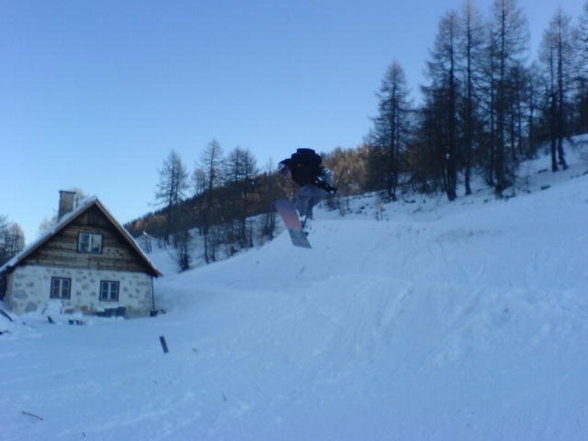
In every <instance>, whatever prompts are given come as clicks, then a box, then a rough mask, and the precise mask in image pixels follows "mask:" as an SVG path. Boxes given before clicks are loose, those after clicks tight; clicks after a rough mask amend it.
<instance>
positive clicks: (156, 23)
mask: <svg viewBox="0 0 588 441" xmlns="http://www.w3.org/2000/svg"><path fill="white" fill-rule="evenodd" d="M463 3H464V0H444V1H442V0H417V1H395V0H363V1H359V0H355V1H351V0H336V1H335V0H316V1H309V0H299V1H294V2H293V1H280V0H250V1H236V0H215V1H199V0H191V1H189V0H166V1H164V0H161V1H155V0H124V1H121V0H100V1H80V0H47V1H45V0H36V1H34V0H2V2H0V57H1V66H2V67H1V68H0V142H1V149H2V155H1V158H2V168H1V173H0V215H5V216H8V218H9V220H10V221H12V222H17V223H19V224H20V225H21V226H22V227H23V229H24V231H25V234H26V239H27V242H30V241H32V240H34V239H35V238H36V237H37V234H38V228H39V225H40V223H41V221H42V220H43V218H49V217H51V216H52V215H53V214H55V211H56V208H57V200H58V191H59V190H61V189H70V188H72V187H78V188H81V189H82V190H83V191H84V192H85V193H86V194H87V195H96V196H98V197H99V198H100V199H101V200H102V202H104V203H105V205H106V206H107V207H108V208H109V209H110V211H111V212H112V214H113V215H114V216H115V217H117V218H118V220H119V221H120V222H122V223H124V222H127V221H129V220H131V219H133V218H136V217H139V216H141V215H143V214H145V213H147V212H148V211H152V210H153V209H154V207H153V206H152V205H151V204H152V202H153V199H154V196H153V195H154V192H155V187H156V184H157V182H158V169H159V168H160V167H161V165H162V163H163V161H164V159H165V158H166V157H167V155H168V154H169V152H170V151H171V150H172V149H173V150H176V151H177V152H178V153H179V154H180V156H181V157H182V159H183V160H184V163H185V164H186V166H187V167H188V168H189V169H190V171H191V170H193V168H194V164H195V162H196V160H197V159H198V158H199V155H200V152H201V151H202V150H203V149H204V147H205V146H206V145H207V144H208V143H209V142H210V141H211V140H212V139H213V138H215V139H217V140H218V141H219V142H220V144H221V146H222V147H223V148H224V149H225V151H230V150H232V149H233V148H235V147H237V146H240V147H244V148H249V149H250V150H251V151H252V152H253V153H254V155H255V156H256V158H257V160H258V164H259V165H260V166H261V167H263V166H265V165H266V164H267V163H268V162H269V161H270V159H271V160H273V162H274V163H275V162H277V161H279V160H280V159H282V158H283V157H286V156H287V155H289V154H290V153H291V151H293V150H294V149H295V148H297V147H314V148H316V149H318V150H321V151H330V150H332V149H333V148H335V147H337V146H342V147H356V146H357V145H359V144H360V143H361V142H362V140H363V138H364V136H365V135H366V134H367V133H368V131H369V129H370V127H371V123H370V119H369V117H370V116H374V115H375V113H376V98H375V91H376V90H377V89H378V88H379V86H380V82H381V80H382V77H383V75H384V72H385V70H386V68H387V66H388V65H389V64H391V63H392V62H393V61H395V60H397V61H398V62H400V64H401V65H402V66H403V67H404V69H405V71H406V74H407V77H408V80H409V84H410V86H411V88H412V90H413V92H414V97H415V99H416V98H418V85H419V84H421V83H422V82H423V81H424V79H423V77H422V72H423V70H424V67H425V63H426V61H427V60H428V54H429V52H428V51H429V49H430V48H431V47H432V45H433V41H434V38H435V35H436V33H437V27H438V23H439V20H440V18H441V17H442V16H443V15H444V14H445V13H446V12H447V11H448V10H450V9H461V7H462V6H463ZM582 3H583V0H566V1H561V2H560V1H557V0H519V5H520V6H521V7H522V9H523V10H524V11H525V13H526V16H527V18H528V20H529V24H530V27H531V36H532V39H533V40H532V43H533V45H534V46H536V45H537V44H538V42H539V40H540V38H541V35H542V33H543V31H544V30H545V28H546V26H547V24H548V22H549V20H550V19H551V17H552V16H553V14H554V12H555V10H556V8H557V7H558V6H559V5H560V4H561V6H562V7H563V8H564V10H565V11H566V12H568V13H569V14H571V15H572V16H574V17H577V16H578V15H579V13H580V10H581V5H582ZM490 4H491V0H478V1H477V2H476V5H477V6H478V8H479V9H480V11H481V12H482V13H484V14H485V15H487V14H488V12H489V9H490ZM531 55H532V56H533V57H535V52H532V53H531Z"/></svg>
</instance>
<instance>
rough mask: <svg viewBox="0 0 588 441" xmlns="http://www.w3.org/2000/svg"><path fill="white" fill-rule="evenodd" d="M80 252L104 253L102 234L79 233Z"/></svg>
mask: <svg viewBox="0 0 588 441" xmlns="http://www.w3.org/2000/svg"><path fill="white" fill-rule="evenodd" d="M78 252H80V253H92V254H102V234H98V233H79V234H78Z"/></svg>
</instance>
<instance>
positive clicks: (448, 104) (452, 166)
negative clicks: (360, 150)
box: [428, 11, 461, 201]
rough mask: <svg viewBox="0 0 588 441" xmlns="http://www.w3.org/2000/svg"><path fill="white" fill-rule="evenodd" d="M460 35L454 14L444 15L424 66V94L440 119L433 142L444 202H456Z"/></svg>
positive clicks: (458, 23)
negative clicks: (437, 150) (437, 151)
mask: <svg viewBox="0 0 588 441" xmlns="http://www.w3.org/2000/svg"><path fill="white" fill-rule="evenodd" d="M460 34H461V28H460V20H459V18H458V14H457V13H456V12H455V11H450V12H448V13H447V14H446V15H445V17H443V18H442V19H441V21H440V23H439V31H438V33H437V38H436V39H435V44H434V48H433V51H432V60H431V61H430V62H429V63H428V74H429V77H430V79H431V85H430V87H429V89H428V93H429V94H432V97H433V99H434V100H435V101H437V105H438V109H439V112H438V114H437V117H438V118H439V119H440V121H441V123H440V124H439V126H438V128H439V130H438V133H437V142H438V143H439V144H440V148H441V155H439V159H440V166H441V170H442V176H443V184H444V185H443V186H444V189H445V192H446V194H447V198H448V199H449V200H450V201H453V200H455V199H456V198H457V172H458V161H459V158H460V156H461V152H460V149H459V145H460V144H459V139H460V133H459V115H458V103H459V102H460V84H459V79H458V60H459V58H458V50H459V47H458V39H459V36H460Z"/></svg>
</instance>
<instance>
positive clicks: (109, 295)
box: [98, 280, 120, 303]
mask: <svg viewBox="0 0 588 441" xmlns="http://www.w3.org/2000/svg"><path fill="white" fill-rule="evenodd" d="M104 287H106V295H104V291H105V288H104ZM113 287H116V290H115V291H114V292H113V291H112V288H113ZM113 294H114V295H113ZM98 297H99V300H100V301H101V302H108V303H117V302H118V301H119V299H120V281H118V280H101V281H100V293H99V295H98Z"/></svg>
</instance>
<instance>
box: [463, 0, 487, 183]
mask: <svg viewBox="0 0 588 441" xmlns="http://www.w3.org/2000/svg"><path fill="white" fill-rule="evenodd" d="M460 22H461V26H460V38H459V42H458V47H459V53H460V55H459V58H458V62H459V71H460V74H459V76H460V78H461V80H460V83H461V88H462V93H461V95H462V101H461V102H462V106H461V112H462V116H461V120H462V121H463V141H462V144H463V147H462V150H463V154H462V155H463V169H464V186H465V194H466V195H469V194H471V193H472V189H471V177H472V168H473V166H474V152H475V149H476V147H477V145H478V144H480V142H481V141H480V140H479V139H478V136H477V133H478V132H479V130H477V127H479V126H480V122H479V121H480V119H481V116H480V102H481V94H482V90H481V84H482V80H481V78H482V71H483V66H484V62H483V60H484V57H485V53H484V45H485V41H486V30H485V26H484V22H483V19H482V16H481V14H480V13H479V11H478V10H477V9H476V7H475V5H474V3H473V2H472V1H471V0H467V1H466V3H465V5H464V7H463V10H462V12H461V16H460Z"/></svg>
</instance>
